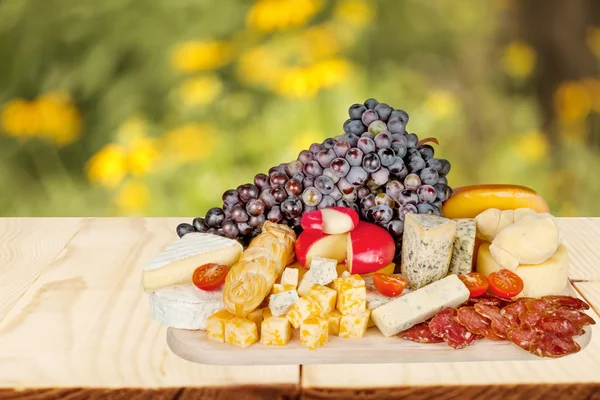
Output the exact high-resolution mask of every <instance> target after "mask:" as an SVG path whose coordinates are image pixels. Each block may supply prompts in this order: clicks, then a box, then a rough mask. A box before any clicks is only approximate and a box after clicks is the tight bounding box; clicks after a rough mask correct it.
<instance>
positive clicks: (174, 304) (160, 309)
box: [148, 285, 225, 330]
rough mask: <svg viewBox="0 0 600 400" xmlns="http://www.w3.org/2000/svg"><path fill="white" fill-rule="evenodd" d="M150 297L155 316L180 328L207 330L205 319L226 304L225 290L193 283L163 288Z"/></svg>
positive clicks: (167, 324)
mask: <svg viewBox="0 0 600 400" xmlns="http://www.w3.org/2000/svg"><path fill="white" fill-rule="evenodd" d="M148 297H149V298H150V314H151V315H152V318H154V319H155V320H156V321H157V322H159V323H160V324H161V325H164V326H167V327H172V328H177V329H190V330H199V329H200V330H205V329H206V319H207V318H208V317H209V316H211V315H212V314H214V313H215V312H217V311H219V310H222V309H223V308H224V307H225V305H224V304H223V301H222V298H223V291H222V290H214V291H204V290H200V289H198V288H197V287H195V286H194V285H182V286H174V287H170V288H167V289H161V290H158V291H155V292H152V293H150V294H149V296H148Z"/></svg>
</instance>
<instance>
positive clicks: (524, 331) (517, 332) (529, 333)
mask: <svg viewBox="0 0 600 400" xmlns="http://www.w3.org/2000/svg"><path fill="white" fill-rule="evenodd" d="M539 335H540V333H539V332H537V331H535V330H533V329H529V328H513V329H510V330H509V331H508V335H507V339H508V340H510V341H511V342H513V343H514V344H516V345H517V346H519V347H520V348H522V349H524V350H527V351H529V349H530V348H531V344H532V343H534V342H535V341H536V340H538V336H539Z"/></svg>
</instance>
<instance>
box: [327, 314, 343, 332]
mask: <svg viewBox="0 0 600 400" xmlns="http://www.w3.org/2000/svg"><path fill="white" fill-rule="evenodd" d="M341 318H342V313H341V312H339V311H338V310H333V311H332V312H330V313H329V314H327V315H326V316H325V319H326V320H327V323H328V324H329V336H337V335H338V334H339V333H340V319H341Z"/></svg>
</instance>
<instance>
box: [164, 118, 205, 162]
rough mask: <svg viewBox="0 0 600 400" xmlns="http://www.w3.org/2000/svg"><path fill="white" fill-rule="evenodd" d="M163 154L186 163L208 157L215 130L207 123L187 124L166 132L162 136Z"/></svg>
mask: <svg viewBox="0 0 600 400" xmlns="http://www.w3.org/2000/svg"><path fill="white" fill-rule="evenodd" d="M163 141H164V143H163V148H164V152H165V156H166V157H168V158H169V159H173V160H174V161H176V162H181V163H187V162H192V161H196V160H201V159H204V158H206V157H208V156H209V155H210V154H211V153H212V150H213V147H214V144H215V132H214V131H213V129H212V128H211V127H210V126H209V125H205V124H195V123H192V124H187V125H183V126H181V127H179V128H175V129H173V130H171V131H169V132H167V133H166V134H165V136H164V138H163Z"/></svg>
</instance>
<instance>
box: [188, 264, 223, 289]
mask: <svg viewBox="0 0 600 400" xmlns="http://www.w3.org/2000/svg"><path fill="white" fill-rule="evenodd" d="M227 272H229V269H228V268H227V266H226V265H220V264H215V263H211V264H204V265H201V266H199V267H198V268H196V270H195V271H194V274H193V275H192V282H193V283H194V285H196V287H197V288H198V289H201V290H215V289H217V288H219V287H220V286H221V285H222V284H223V282H225V277H226V276H227Z"/></svg>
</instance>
